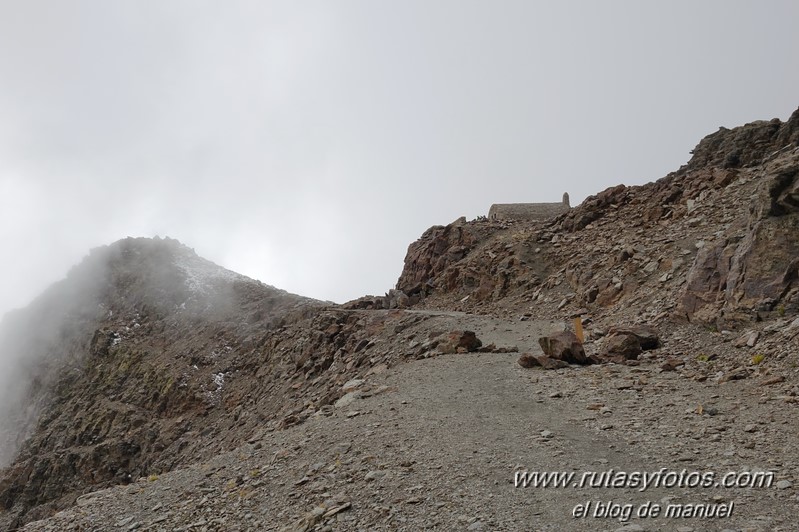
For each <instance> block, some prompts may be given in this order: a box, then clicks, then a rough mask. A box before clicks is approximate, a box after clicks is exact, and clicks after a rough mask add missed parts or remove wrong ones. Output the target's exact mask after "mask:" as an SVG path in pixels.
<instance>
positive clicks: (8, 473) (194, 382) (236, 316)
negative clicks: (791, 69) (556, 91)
mask: <svg viewBox="0 0 799 532" xmlns="http://www.w3.org/2000/svg"><path fill="white" fill-rule="evenodd" d="M798 224H799V110H797V111H796V112H794V113H793V115H792V116H791V118H790V119H789V120H788V121H787V122H781V121H779V120H772V121H768V122H766V121H760V122H753V123H750V124H747V125H745V126H741V127H739V128H734V129H725V128H721V129H720V130H719V131H718V132H716V133H713V134H711V135H708V136H706V137H705V138H704V139H702V140H701V141H700V143H699V144H698V145H697V147H696V149H695V150H694V151H693V156H692V158H691V160H690V161H689V162H688V163H687V164H686V165H684V166H683V167H681V168H680V169H679V170H677V171H676V172H673V173H671V174H669V175H668V176H666V177H664V178H662V179H660V180H658V181H656V182H653V183H649V184H646V185H641V186H632V187H627V186H625V185H618V186H616V187H611V188H608V189H606V190H604V191H602V192H599V193H598V194H596V195H593V196H589V197H588V198H586V200H585V201H583V203H582V204H581V205H579V206H577V207H575V208H573V209H571V210H569V211H568V212H566V213H564V214H561V215H558V216H556V217H555V218H551V219H549V220H546V221H517V220H488V219H477V220H473V221H466V220H465V219H459V220H457V221H455V222H453V223H451V224H448V225H446V226H434V227H432V228H430V229H428V230H427V231H425V232H424V234H423V235H422V236H421V237H420V238H419V239H418V240H417V241H416V242H414V243H411V244H410V245H409V248H408V253H407V255H406V259H405V267H404V268H403V272H402V274H401V276H400V278H399V279H398V281H397V285H396V288H395V289H392V290H390V291H389V292H388V293H387V294H386V295H385V296H365V297H363V298H360V299H358V300H354V301H351V302H348V303H346V304H344V305H331V304H329V303H324V302H319V301H315V300H311V299H308V298H303V297H301V296H295V295H292V294H288V293H287V292H284V291H282V290H278V289H276V288H274V287H270V286H268V285H264V284H263V283H260V282H258V281H254V280H251V279H248V278H246V277H244V276H241V275H239V274H236V273H234V272H230V271H228V270H225V269H223V268H221V267H218V266H216V265H213V264H212V263H210V262H208V261H205V260H204V259H201V258H199V257H198V256H197V255H196V254H194V253H193V252H192V251H191V250H190V249H189V248H187V247H185V246H183V245H182V244H180V243H178V242H177V241H173V240H170V239H166V240H155V239H125V240H121V241H119V242H117V243H115V244H112V245H111V246H108V247H104V248H99V249H98V250H95V251H93V252H92V253H90V255H89V257H88V258H87V260H85V261H84V262H83V263H82V265H81V266H78V267H76V268H74V269H73V270H72V272H71V273H70V275H69V276H68V279H67V282H65V283H62V284H57V285H56V286H55V287H54V288H51V289H49V290H48V291H47V292H46V293H45V295H43V296H42V297H40V298H37V300H36V301H35V302H34V303H33V304H32V305H31V306H30V307H28V308H27V309H23V310H21V311H16V312H14V313H13V314H12V315H11V317H10V318H9V319H8V320H4V322H3V324H2V325H0V338H3V341H4V344H3V345H4V346H5V348H6V349H8V348H9V346H11V348H12V349H13V350H15V352H16V353H17V355H15V356H16V357H17V358H20V359H25V360H27V361H28V363H27V366H26V367H24V368H23V369H24V371H23V373H22V374H21V375H19V376H17V377H19V378H16V379H10V380H9V383H11V382H18V381H21V382H29V384H28V386H29V388H25V389H17V390H16V393H17V395H19V396H20V397H25V400H24V401H23V402H24V403H25V404H27V405H33V408H32V409H30V410H27V411H26V410H22V411H21V414H20V415H21V416H22V417H27V418H28V419H35V418H36V416H37V414H38V418H36V421H35V423H32V424H29V425H27V426H24V425H23V427H26V428H24V429H23V430H20V431H18V432H16V433H14V434H15V435H16V434H21V435H23V438H24V437H27V439H25V441H24V442H21V441H19V440H17V441H15V442H13V444H12V445H13V446H17V445H21V447H20V449H19V452H18V454H17V456H16V457H15V458H14V459H13V461H11V458H10V457H9V458H8V459H9V461H11V463H10V464H9V465H8V467H6V468H5V469H3V470H2V472H0V503H1V504H2V506H3V507H4V508H5V511H4V512H2V513H0V526H4V527H6V528H7V529H13V528H15V527H19V526H22V525H23V524H24V523H26V522H29V521H33V520H37V519H44V518H47V517H49V516H50V515H51V514H53V513H54V512H56V511H59V510H67V509H69V508H75V504H76V503H78V504H80V500H82V499H80V497H81V496H82V495H84V494H85V493H88V492H91V491H94V490H97V489H100V488H108V487H111V486H114V485H117V484H128V483H131V482H132V483H134V484H132V485H133V486H135V485H136V484H135V483H136V481H137V479H142V478H148V477H151V476H158V475H162V474H165V473H167V472H169V471H175V470H179V469H181V468H186V467H190V466H192V464H195V465H196V464H201V463H204V462H206V461H209V460H212V459H213V458H214V457H215V456H219V455H220V453H224V452H226V451H232V450H234V449H237V448H239V447H240V446H242V445H245V444H247V443H248V442H262V441H267V440H268V439H269V435H270V434H273V433H277V432H282V431H286V430H293V429H292V428H293V427H297V426H299V425H302V424H303V423H305V422H307V421H309V420H314V419H317V418H319V416H322V417H330V416H333V417H334V418H337V416H339V415H340V412H341V409H342V408H346V406H340V405H345V403H346V404H350V403H351V402H352V401H357V400H361V399H363V398H367V397H379V396H382V395H383V394H392V393H395V392H394V391H393V390H392V388H391V386H376V387H374V388H368V385H367V388H366V389H362V388H361V387H362V386H364V384H363V381H368V380H369V379H372V378H378V377H376V376H380V375H384V374H386V373H387V372H388V373H390V372H391V371H394V370H396V369H397V368H400V367H404V366H405V365H406V364H407V362H409V361H412V360H424V359H427V358H431V357H437V356H438V355H440V354H452V353H458V352H462V351H473V350H475V349H478V347H476V346H475V345H473V344H472V343H469V342H470V340H468V338H469V336H468V335H467V334H466V333H465V332H464V331H463V330H458V328H457V327H456V326H455V324H457V323H458V322H461V323H464V324H465V323H468V322H469V320H470V319H471V318H470V316H473V317H478V316H485V317H486V319H488V317H491V319H492V320H506V321H507V320H513V321H514V322H525V321H530V322H531V323H533V322H535V323H537V324H543V323H544V321H546V320H549V321H552V322H554V323H556V324H557V323H560V325H559V327H560V328H563V324H571V323H572V320H573V318H574V317H575V316H579V317H581V324H582V325H583V326H584V327H585V334H586V338H585V346H586V349H587V350H588V351H589V352H591V353H592V354H596V355H597V356H599V355H608V358H607V359H608V360H610V359H614V358H613V357H612V356H610V355H612V353H610V352H609V350H610V349H611V348H612V341H611V339H612V338H613V334H612V333H611V331H612V330H613V328H614V327H616V328H618V326H620V325H622V326H629V325H646V326H648V327H652V328H654V329H655V330H657V331H658V334H659V335H660V337H661V339H662V340H663V342H661V343H664V344H665V346H662V347H658V348H657V349H656V350H655V351H654V354H652V355H642V356H643V357H644V358H643V360H644V364H649V365H652V366H653V367H660V365H661V364H662V365H663V367H666V365H668V364H670V365H671V366H674V367H680V368H683V369H682V370H681V371H682V373H681V376H682V377H684V378H685V379H687V380H688V381H690V382H691V383H703V382H713V383H719V384H720V383H723V382H727V381H726V380H724V379H732V380H736V379H739V378H745V377H746V376H748V375H758V376H760V377H762V378H764V379H768V378H775V375H777V376H779V377H780V378H781V379H783V380H778V381H775V382H774V385H776V386H780V387H782V389H783V392H784V394H783V396H784V397H788V398H790V397H795V396H796V378H797V376H796V369H795V367H792V366H791V364H792V363H794V364H795V354H796V352H797V348H799V346H797V342H799V326H794V324H795V323H796V321H795V320H797V319H799V318H797V315H799V274H798V273H797V271H799V270H797V267H798V266H799V262H797V260H798V259H796V258H795V254H794V252H795V250H796V249H799V231H797V230H796V229H798V228H799V225H798ZM98 280H99V282H98ZM47 294H50V295H47ZM6 321H7V323H10V324H12V325H7V324H6ZM441 323H446V324H447V325H446V326H445V325H441ZM476 323H482V322H479V320H478V321H477V322H476ZM491 323H493V324H494V325H492V326H493V327H495V328H496V327H501V325H499V323H495V322H493V321H492V322H491ZM481 326H486V325H485V324H483V325H481ZM553 326H554V325H553ZM442 327H446V328H442ZM486 327H487V326H486ZM536 327H539V328H540V327H543V325H536ZM462 328H465V327H462ZM536 330H537V329H536ZM9 331H10V332H9ZM32 331H34V332H35V334H34V333H33V332H32ZM488 331H490V329H486V332H485V333H484V334H488ZM12 333H13V334H12ZM542 334H543V333H542ZM14 335H16V337H14ZM503 338H504V337H503ZM31 339H32V340H31ZM523 340H524V342H527V341H528V340H529V341H531V344H530V345H527V344H526V343H525V344H524V345H511V344H508V345H496V344H493V345H487V346H483V347H480V348H479V349H481V350H483V351H486V352H489V353H492V352H493V353H504V352H517V351H534V350H535V349H537V347H534V346H536V345H537V344H535V340H536V339H533V338H523ZM508 341H510V340H508ZM520 341H521V340H520ZM749 344H751V345H749ZM467 345H468V346H469V347H466V346H467ZM731 347H734V349H733V351H730V349H731ZM749 348H753V349H756V350H757V354H758V355H759V356H761V357H762V358H761V359H760V360H759V361H758V362H757V363H756V364H754V363H749V364H747V363H745V362H743V360H745V359H746V357H747V351H746V350H747V349H749ZM497 356H499V355H497ZM636 356H637V355H636ZM647 356H648V357H649V358H646V357H647ZM464 360H465V359H464ZM615 360H616V361H618V359H615ZM705 360H712V361H713V364H712V365H710V366H708V365H704V364H703V362H704V361H705ZM636 363H639V362H638V360H636V359H635V358H632V359H629V360H627V359H624V360H622V361H621V364H619V366H620V367H622V368H625V369H624V371H627V370H628V369H629V371H634V370H635V369H636ZM602 366H606V365H605V364H602ZM607 366H613V364H609V365H607ZM567 369H568V368H567ZM673 369H674V368H672V370H673ZM672 370H663V371H672ZM561 371H565V370H557V371H556V372H552V375H556V376H563V375H565V374H563V373H559V372H561ZM608 371H611V370H608ZM549 374H550V373H547V375H549ZM633 375H634V374H633ZM741 375H743V377H741ZM733 376H737V377H734V378H733ZM545 378H550V377H536V379H545ZM552 378H557V377H552ZM356 381H360V382H356ZM692 385H693V384H692ZM635 386H638V387H641V386H644V384H636V385H635ZM553 393H554V392H553ZM792 394H793V395H792ZM348 401H349V402H350V403H348ZM785 402H786V405H788V406H787V407H786V408H790V407H791V406H790V405H793V404H795V403H794V402H793V401H791V400H788V399H786V400H785ZM356 415H357V414H356ZM7 417H9V418H10V416H7ZM18 417H19V416H18ZM375 430H377V429H375ZM4 432H5V433H9V432H10V429H8V428H6V429H5V430H4ZM311 476H312V475H311ZM242 482H243V481H242ZM245 484H246V483H245ZM303 484H304V483H301V484H299V485H298V486H302V485H303ZM296 489H298V490H300V489H302V488H301V487H298V488H296ZM342 504H343V503H342ZM329 508H330V507H329ZM332 515H335V514H331V518H332ZM358 515H360V514H358ZM364 515H365V514H364ZM317 517H318V518H314V519H315V520H314V521H313V523H311V524H310V525H309V526H308V527H306V528H301V527H300V528H297V529H302V530H311V529H314V527H317V526H318V527H319V528H320V529H321V527H322V526H323V525H322V523H323V522H324V521H325V519H327V518H325V519H322V518H321V515H320V516H317ZM320 519H321V521H320ZM364 519H365V521H364V523H367V525H365V526H368V524H374V523H375V522H376V521H374V519H375V518H374V517H366V516H364ZM280 522H282V523H284V524H285V523H286V518H281V519H280Z"/></svg>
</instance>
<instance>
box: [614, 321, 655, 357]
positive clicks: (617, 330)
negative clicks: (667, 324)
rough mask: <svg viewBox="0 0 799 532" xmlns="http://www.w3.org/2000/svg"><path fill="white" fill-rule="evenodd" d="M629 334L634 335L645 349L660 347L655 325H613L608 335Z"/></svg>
mask: <svg viewBox="0 0 799 532" xmlns="http://www.w3.org/2000/svg"><path fill="white" fill-rule="evenodd" d="M614 335H629V336H634V337H635V338H636V339H637V340H638V343H639V344H640V345H641V349H642V350H643V351H649V350H650V349H657V348H658V347H660V337H659V336H658V333H657V331H656V330H655V329H654V327H651V326H649V325H627V326H617V327H611V328H610V329H609V330H608V336H614Z"/></svg>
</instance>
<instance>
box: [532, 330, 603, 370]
mask: <svg viewBox="0 0 799 532" xmlns="http://www.w3.org/2000/svg"><path fill="white" fill-rule="evenodd" d="M538 343H539V344H540V345H541V349H542V350H543V351H544V354H546V355H547V356H549V357H551V358H555V359H557V360H562V361H564V362H568V363H569V364H591V363H592V361H591V359H589V358H588V357H587V356H586V355H585V349H583V344H581V343H580V340H578V339H577V336H576V335H575V334H574V333H573V332H571V331H561V332H558V333H555V334H551V335H549V336H542V337H541V338H539V339H538Z"/></svg>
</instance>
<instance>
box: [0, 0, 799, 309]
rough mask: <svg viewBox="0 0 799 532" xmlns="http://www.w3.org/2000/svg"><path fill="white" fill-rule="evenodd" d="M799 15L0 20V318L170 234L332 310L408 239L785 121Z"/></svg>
mask: <svg viewBox="0 0 799 532" xmlns="http://www.w3.org/2000/svg"><path fill="white" fill-rule="evenodd" d="M798 20H799V2H796V1H794V0H785V1H759V2H756V1H748V2H743V1H731V0H723V1H722V0H718V1H695V0H690V1H674V0H672V1H669V2H645V1H638V0H636V1H602V2H598V1H593V0H591V1H582V2H577V1H558V2H555V1H551V0H547V1H540V2H536V1H532V0H520V1H488V0H486V1H479V2H478V1H467V0H450V1H444V0H424V1H408V0H402V1H400V0H396V1H391V2H390V1H381V0H363V1H343V0H342V1H336V0H325V1H319V2H314V1H302V2H297V1H285V2H268V1H260V0H254V1H232V0H225V1H221V0H218V1H201V0H186V1H169V0H162V1H146V0H140V1H127V0H116V1H110V0H96V1H85V0H71V1H69V2H65V1H60V0H52V1H39V0H36V1H34V0H16V1H13V0H0V246H2V261H0V298H1V299H0V312H3V311H5V310H7V309H8V308H11V307H18V306H22V305H24V304H27V302H28V301H29V300H30V299H31V298H32V297H34V296H35V295H36V294H38V293H39V292H41V291H42V290H43V289H44V288H45V287H46V286H47V285H48V284H49V283H51V282H53V281H55V280H58V279H60V278H62V277H63V276H64V275H65V274H66V272H67V271H68V269H69V267H70V266H71V265H72V264H74V263H76V262H78V261H79V260H80V259H81V258H82V257H83V256H84V255H85V254H86V253H87V252H88V250H89V249H90V248H91V247H95V246H98V245H102V244H108V243H111V242H113V241H115V240H118V239H119V238H123V237H125V236H154V235H161V236H170V237H174V238H178V239H179V240H181V241H182V242H184V243H185V244H187V245H189V246H191V247H193V248H195V249H196V251H197V252H198V253H199V254H200V255H202V256H204V257H206V258H208V259H210V260H213V261H214V262H217V263H219V264H221V265H223V266H225V267H227V268H230V269H232V270H236V271H238V272H240V273H243V274H246V275H249V276H251V277H254V278H257V279H260V280H262V281H264V282H266V283H269V284H272V285H275V286H278V287H280V288H285V289H287V290H289V291H292V292H295V293H300V294H303V295H307V296H311V297H316V298H320V299H329V300H334V301H338V302H343V301H346V300H348V299H353V298H355V297H358V296H361V295H364V294H367V293H371V294H382V293H384V292H385V291H387V290H388V289H389V288H392V287H393V285H394V283H395V281H396V279H397V277H398V276H399V273H400V271H401V269H402V262H403V258H404V256H405V251H406V249H407V246H408V244H409V243H411V242H412V241H413V240H415V239H416V238H418V237H419V236H420V235H421V233H422V232H423V231H424V230H425V229H427V228H428V227H429V226H431V225H434V224H446V223H449V222H451V221H453V220H455V219H456V218H458V217H459V216H462V215H465V216H466V217H467V218H474V217H476V216H478V215H485V214H487V212H488V208H489V206H490V204H491V203H493V202H528V201H530V202H534V201H559V200H560V197H561V194H562V193H563V192H564V191H568V192H569V193H570V195H571V198H572V205H576V204H577V203H579V202H580V201H582V199H584V198H585V196H587V195H590V194H594V193H596V192H598V191H600V190H602V189H604V188H607V187H608V186H612V185H616V184H618V183H625V184H628V185H630V184H642V183H646V182H648V181H653V180H655V179H658V178H660V177H662V176H664V175H665V174H667V173H668V172H670V171H672V170H676V169H677V168H679V166H680V165H681V164H684V163H685V162H686V161H687V160H688V158H689V153H688V152H689V151H690V150H691V149H692V148H693V147H694V146H695V145H696V143H697V142H698V141H699V140H700V139H701V138H702V137H703V136H705V135H707V134H709V133H712V132H714V131H716V130H717V129H718V127H719V126H727V127H733V126H736V125H740V124H743V123H746V122H750V121H753V120H759V119H771V118H774V117H778V118H781V119H783V120H785V119H787V118H788V117H789V116H790V114H791V112H792V111H793V110H794V109H796V108H797V107H799V32H797V31H796V22H797V21H798Z"/></svg>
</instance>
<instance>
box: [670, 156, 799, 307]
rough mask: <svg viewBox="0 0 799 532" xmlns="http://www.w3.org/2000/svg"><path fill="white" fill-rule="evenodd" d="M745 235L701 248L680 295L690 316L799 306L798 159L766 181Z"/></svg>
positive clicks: (756, 201)
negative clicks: (793, 164) (797, 252)
mask: <svg viewBox="0 0 799 532" xmlns="http://www.w3.org/2000/svg"><path fill="white" fill-rule="evenodd" d="M749 211H750V214H749V216H748V224H747V227H746V229H745V230H744V231H743V234H742V236H741V235H739V236H735V237H730V238H727V239H723V240H721V241H719V242H718V243H716V244H715V245H712V246H708V247H707V248H706V249H703V250H701V251H700V252H699V253H698V254H697V257H696V260H695V261H694V265H693V266H692V268H691V270H690V271H689V274H688V279H687V283H686V287H685V289H684V290H683V291H682V293H681V296H680V310H681V311H682V312H684V313H685V315H686V316H687V317H688V318H689V319H695V320H697V321H704V322H714V321H717V320H718V319H719V318H720V317H721V316H725V317H726V318H727V319H728V320H739V321H740V320H745V319H747V317H748V316H750V315H751V313H752V312H758V311H772V310H774V309H775V308H777V307H780V308H781V309H782V312H785V311H796V310H797V309H799V257H797V255H796V253H795V252H792V251H791V250H796V249H799V165H796V166H789V167H787V168H783V169H781V170H780V171H778V172H777V173H776V175H773V176H772V177H771V178H769V179H768V180H766V181H765V182H763V183H762V184H761V186H760V187H759V190H758V194H757V195H756V197H755V198H754V199H753V200H752V204H751V206H750V209H749Z"/></svg>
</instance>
